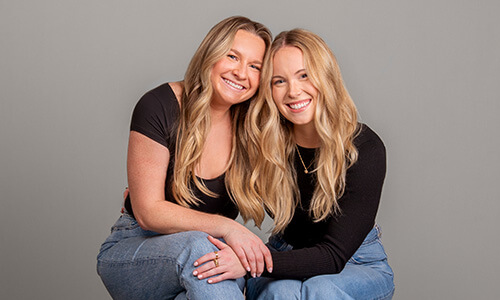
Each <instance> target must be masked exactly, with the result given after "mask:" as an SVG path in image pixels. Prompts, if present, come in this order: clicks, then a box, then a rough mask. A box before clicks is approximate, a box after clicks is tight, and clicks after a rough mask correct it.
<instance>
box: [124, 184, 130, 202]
mask: <svg viewBox="0 0 500 300" xmlns="http://www.w3.org/2000/svg"><path fill="white" fill-rule="evenodd" d="M128 193H129V191H128V186H127V187H125V191H123V201H125V199H127V196H128Z"/></svg>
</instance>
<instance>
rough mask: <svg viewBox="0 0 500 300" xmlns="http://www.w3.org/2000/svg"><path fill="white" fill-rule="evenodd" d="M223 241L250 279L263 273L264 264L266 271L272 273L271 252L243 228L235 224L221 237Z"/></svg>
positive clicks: (256, 237)
mask: <svg viewBox="0 0 500 300" xmlns="http://www.w3.org/2000/svg"><path fill="white" fill-rule="evenodd" d="M222 238H223V239H224V241H225V242H226V243H227V244H228V245H229V246H230V247H231V248H232V250H233V251H234V253H236V255H237V256H238V258H239V259H240V262H241V264H242V265H243V267H244V268H245V270H247V271H248V272H250V274H251V275H252V277H257V276H260V275H261V274H262V272H263V271H264V263H265V265H266V266H267V271H268V272H269V273H272V271H273V259H272V256H271V252H270V251H269V249H268V248H267V247H266V245H264V243H263V242H262V240H261V239H260V238H259V237H258V236H256V235H255V234H254V233H252V232H251V231H250V230H248V228H246V227H245V226H243V225H241V224H239V223H237V226H232V227H230V230H229V231H228V232H227V233H226V234H225V235H223V237H222Z"/></svg>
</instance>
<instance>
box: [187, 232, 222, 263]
mask: <svg viewBox="0 0 500 300" xmlns="http://www.w3.org/2000/svg"><path fill="white" fill-rule="evenodd" d="M183 234H184V235H186V240H185V244H184V247H185V248H186V249H189V251H190V253H191V255H192V256H195V257H196V258H195V259H198V258H200V257H201V256H203V255H205V254H207V253H209V252H212V251H215V250H217V247H216V246H215V245H214V244H212V243H211V242H210V241H209V240H208V238H207V237H208V234H207V233H205V232H201V231H186V232H184V233H183Z"/></svg>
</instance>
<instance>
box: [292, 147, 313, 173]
mask: <svg viewBox="0 0 500 300" xmlns="http://www.w3.org/2000/svg"><path fill="white" fill-rule="evenodd" d="M295 149H297V153H298V154H299V158H300V162H301V163H302V166H303V167H304V173H306V174H309V168H310V167H311V166H312V164H313V162H314V160H313V161H312V162H311V163H310V164H309V167H306V164H305V163H304V160H302V155H300V151H299V147H298V146H297V144H295Z"/></svg>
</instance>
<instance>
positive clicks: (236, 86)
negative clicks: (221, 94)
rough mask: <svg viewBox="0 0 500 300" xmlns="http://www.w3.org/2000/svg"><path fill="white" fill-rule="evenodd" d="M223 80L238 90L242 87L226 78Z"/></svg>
mask: <svg viewBox="0 0 500 300" xmlns="http://www.w3.org/2000/svg"><path fill="white" fill-rule="evenodd" d="M224 81H225V82H226V83H227V84H229V85H230V86H232V87H234V88H235V89H238V90H242V89H243V86H241V85H239V84H236V83H234V82H232V81H229V80H227V79H224Z"/></svg>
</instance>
